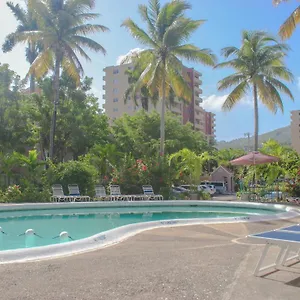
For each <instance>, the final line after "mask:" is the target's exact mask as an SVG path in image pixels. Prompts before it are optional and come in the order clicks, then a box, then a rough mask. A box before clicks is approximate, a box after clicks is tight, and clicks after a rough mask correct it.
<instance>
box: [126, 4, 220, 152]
mask: <svg viewBox="0 0 300 300" xmlns="http://www.w3.org/2000/svg"><path fill="white" fill-rule="evenodd" d="M189 9H191V5H190V4H188V3H187V2H186V1H184V0H173V1H170V2H167V3H166V4H165V5H163V6H161V5H160V1H159V0H149V3H148V6H147V5H139V14H140V16H141V18H142V20H143V21H144V22H145V23H146V25H147V31H145V30H144V29H142V28H141V27H139V26H138V25H137V24H136V23H135V22H134V21H133V20H131V19H130V18H128V19H127V20H125V21H124V22H123V23H122V26H124V27H126V29H128V31H129V32H130V33H131V35H132V36H133V37H134V38H135V39H136V40H137V41H139V42H140V43H141V44H143V45H144V46H146V47H147V49H145V50H143V51H141V52H139V53H138V54H135V55H134V58H132V55H128V56H127V57H125V59H124V60H123V62H122V63H128V62H132V61H133V63H134V64H135V65H136V64H139V68H140V70H142V72H141V75H140V77H139V79H138V81H137V82H136V84H135V85H134V87H133V89H132V95H135V94H136V91H137V90H139V89H140V88H141V87H142V86H143V85H146V86H147V87H148V89H149V91H150V93H151V94H152V95H154V94H155V92H158V93H159V97H160V98H161V105H162V109H161V126H160V155H161V156H163V155H164V141H165V108H166V97H167V96H168V95H169V93H170V90H171V89H173V90H174V93H175V95H176V96H177V97H180V98H184V99H186V100H188V101H190V100H191V97H192V95H191V89H190V88H189V85H188V83H187V78H186V76H185V75H184V73H183V65H182V62H181V61H180V60H179V58H182V59H186V60H188V61H193V62H201V63H203V64H205V65H209V66H214V65H215V62H216V58H215V56H214V55H213V54H212V52H211V50H209V49H200V48H198V47H196V46H194V45H193V44H185V42H186V41H187V40H188V39H189V37H190V36H191V34H192V33H194V32H195V31H196V29H198V27H199V26H200V25H201V24H203V23H204V21H203V20H192V19H190V18H188V17H186V16H185V13H186V11H187V10H189Z"/></svg>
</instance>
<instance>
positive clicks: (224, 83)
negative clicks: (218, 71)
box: [218, 73, 247, 91]
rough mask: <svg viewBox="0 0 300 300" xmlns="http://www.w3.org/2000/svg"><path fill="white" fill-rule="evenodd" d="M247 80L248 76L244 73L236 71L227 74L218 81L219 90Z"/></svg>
mask: <svg viewBox="0 0 300 300" xmlns="http://www.w3.org/2000/svg"><path fill="white" fill-rule="evenodd" d="M243 81H247V77H246V76H245V75H244V74H242V73H236V74H233V75H230V76H227V77H225V78H223V79H222V80H220V81H219V82H218V90H219V91H223V90H226V89H228V88H229V87H232V86H236V85H239V84H240V83H241V82H243Z"/></svg>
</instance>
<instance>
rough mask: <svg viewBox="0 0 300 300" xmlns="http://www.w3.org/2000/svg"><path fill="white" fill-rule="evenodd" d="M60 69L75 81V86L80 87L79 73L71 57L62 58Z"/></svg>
mask: <svg viewBox="0 0 300 300" xmlns="http://www.w3.org/2000/svg"><path fill="white" fill-rule="evenodd" d="M62 68H63V69H64V70H65V71H66V72H67V74H68V75H69V76H70V77H71V78H72V79H73V80H74V81H75V84H76V86H79V85H80V72H79V70H78V68H77V66H76V64H75V61H74V60H73V58H72V57H66V56H65V57H64V58H63V60H62Z"/></svg>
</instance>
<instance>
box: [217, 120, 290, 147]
mask: <svg viewBox="0 0 300 300" xmlns="http://www.w3.org/2000/svg"><path fill="white" fill-rule="evenodd" d="M269 139H273V140H276V141H278V142H279V143H280V144H282V145H291V129H290V126H286V127H282V128H278V129H276V130H273V131H270V132H267V133H264V134H261V135H260V136H259V137H258V142H259V144H262V143H264V142H266V141H268V140H269ZM248 144H250V147H253V137H250V141H248V138H240V139H235V140H232V141H229V142H226V141H219V142H217V148H218V149H224V148H233V149H247V148H248Z"/></svg>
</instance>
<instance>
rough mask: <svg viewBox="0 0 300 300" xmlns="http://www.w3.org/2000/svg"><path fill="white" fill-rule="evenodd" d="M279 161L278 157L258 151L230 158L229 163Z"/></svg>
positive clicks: (241, 164)
mask: <svg viewBox="0 0 300 300" xmlns="http://www.w3.org/2000/svg"><path fill="white" fill-rule="evenodd" d="M277 161H279V158H278V157H275V156H271V155H266V154H262V153H260V152H258V151H252V152H249V153H248V154H246V155H243V156H241V157H238V158H236V159H234V160H231V161H230V163H231V164H232V165H234V166H256V165H263V164H270V163H273V162H277ZM254 178H255V179H254V182H255V183H256V168H255V170H254Z"/></svg>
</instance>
